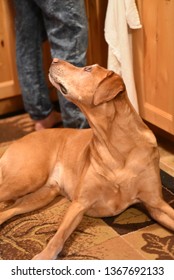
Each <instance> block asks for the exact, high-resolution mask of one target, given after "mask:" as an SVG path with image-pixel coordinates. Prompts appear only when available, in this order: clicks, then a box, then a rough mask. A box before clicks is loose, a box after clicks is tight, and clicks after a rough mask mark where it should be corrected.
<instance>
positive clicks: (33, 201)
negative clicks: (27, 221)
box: [0, 185, 60, 224]
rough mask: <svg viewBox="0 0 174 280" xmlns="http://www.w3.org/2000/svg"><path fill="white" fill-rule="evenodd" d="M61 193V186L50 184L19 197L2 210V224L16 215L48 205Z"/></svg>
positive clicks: (0, 222)
mask: <svg viewBox="0 0 174 280" xmlns="http://www.w3.org/2000/svg"><path fill="white" fill-rule="evenodd" d="M59 194H60V192H59V187H58V186H57V185H55V186H52V185H51V186H50V185H49V186H43V187H42V188H40V189H39V190H37V191H35V192H33V193H30V194H27V195H25V196H23V197H21V198H18V199H17V200H16V201H15V203H14V204H12V205H11V206H10V207H9V208H7V209H4V211H2V212H0V224H2V223H4V222H5V221H7V220H8V219H10V218H12V217H14V216H16V215H19V214H23V213H28V212H31V211H33V210H37V209H40V208H42V207H43V206H46V205H47V204H49V203H50V202H51V201H53V199H54V198H55V197H56V196H58V195H59Z"/></svg>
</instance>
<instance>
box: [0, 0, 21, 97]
mask: <svg viewBox="0 0 174 280" xmlns="http://www.w3.org/2000/svg"><path fill="white" fill-rule="evenodd" d="M10 2H11V1H10V0H0V100H1V99H5V98H8V97H13V96H16V95H19V93H20V89H19V84H18V80H17V73H16V63H15V57H16V56H15V34H14V22H13V20H14V16H13V15H12V14H13V9H12V4H11V3H10Z"/></svg>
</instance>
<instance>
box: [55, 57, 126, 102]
mask: <svg viewBox="0 0 174 280" xmlns="http://www.w3.org/2000/svg"><path fill="white" fill-rule="evenodd" d="M49 78H50V81H51V83H52V84H53V85H54V86H55V87H56V88H57V89H58V90H59V91H60V92H61V93H62V94H63V95H64V96H65V97H66V98H67V99H69V100H70V101H72V102H73V103H75V104H77V105H79V104H81V105H83V104H84V105H86V106H97V105H99V104H102V103H106V102H108V101H110V100H112V99H113V98H115V97H116V96H117V94H118V93H120V92H122V91H124V90H125V86H124V83H123V80H122V78H121V77H120V76H119V75H117V74H116V73H114V72H113V71H110V70H107V69H105V68H103V67H101V66H99V65H98V64H94V65H91V66H86V67H75V66H74V65H72V64H70V63H68V62H66V61H63V60H59V59H57V58H55V59H54V60H53V62H52V64H51V67H50V71H49Z"/></svg>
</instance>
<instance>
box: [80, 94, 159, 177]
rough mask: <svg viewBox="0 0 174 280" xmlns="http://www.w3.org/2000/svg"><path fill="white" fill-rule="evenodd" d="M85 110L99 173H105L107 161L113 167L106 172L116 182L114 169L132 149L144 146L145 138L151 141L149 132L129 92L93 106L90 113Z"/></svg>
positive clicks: (119, 166)
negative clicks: (91, 132) (143, 140)
mask: <svg viewBox="0 0 174 280" xmlns="http://www.w3.org/2000/svg"><path fill="white" fill-rule="evenodd" d="M83 112H84V114H85V115H86V116H87V119H88V122H89V124H90V126H91V129H92V131H93V138H92V141H91V143H90V145H91V147H92V149H91V151H92V153H93V159H94V163H93V164H94V165H95V166H96V169H98V173H102V172H104V171H103V169H102V165H103V163H108V164H104V166H109V169H110V170H107V171H106V170H105V171H106V174H107V176H109V179H110V180H112V181H114V180H115V170H116V169H122V168H123V166H124V165H125V162H126V159H127V157H128V155H129V153H130V152H131V150H132V149H134V148H135V147H136V146H137V145H142V144H141V142H142V139H143V137H146V138H147V139H146V140H148V139H149V138H150V137H151V135H149V133H150V132H149V130H148V129H147V127H146V125H145V124H144V123H143V122H142V120H141V118H140V117H139V115H138V114H137V113H136V112H135V110H134V109H133V107H132V105H131V104H130V102H129V100H128V98H127V94H126V92H124V93H121V94H119V95H118V96H117V97H116V98H115V99H113V100H111V101H109V102H107V103H103V104H101V105H98V106H96V107H92V108H91V109H90V110H88V112H86V111H85V109H83ZM140 127H141V130H140ZM143 131H144V135H143ZM135 132H136V133H135ZM145 134H147V135H145ZM135 135H136V137H135ZM153 139H154V138H153Z"/></svg>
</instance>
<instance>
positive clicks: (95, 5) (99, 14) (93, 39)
mask: <svg viewBox="0 0 174 280" xmlns="http://www.w3.org/2000/svg"><path fill="white" fill-rule="evenodd" d="M85 3H86V12H87V17H88V26H89V28H88V35H89V43H88V52H87V64H95V63H98V64H100V65H101V66H103V67H106V66H107V43H106V41H105V39H104V22H105V15H106V9H107V4H108V0H86V1H85Z"/></svg>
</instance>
